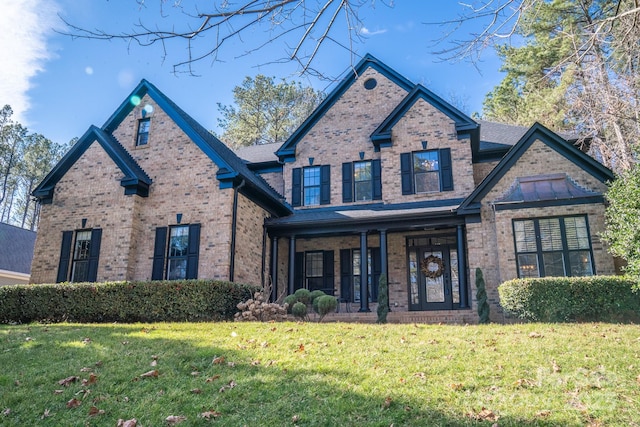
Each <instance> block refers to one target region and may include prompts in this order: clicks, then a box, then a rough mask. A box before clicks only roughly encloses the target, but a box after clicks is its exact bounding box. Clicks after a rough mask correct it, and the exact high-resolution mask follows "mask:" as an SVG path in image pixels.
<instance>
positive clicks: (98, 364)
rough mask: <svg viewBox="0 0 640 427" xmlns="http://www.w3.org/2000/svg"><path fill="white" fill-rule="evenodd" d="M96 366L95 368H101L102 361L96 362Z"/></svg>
mask: <svg viewBox="0 0 640 427" xmlns="http://www.w3.org/2000/svg"><path fill="white" fill-rule="evenodd" d="M96 366H97V367H98V368H99V367H100V366H102V360H98V361H97V362H96Z"/></svg>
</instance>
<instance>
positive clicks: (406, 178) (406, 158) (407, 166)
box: [400, 153, 413, 195]
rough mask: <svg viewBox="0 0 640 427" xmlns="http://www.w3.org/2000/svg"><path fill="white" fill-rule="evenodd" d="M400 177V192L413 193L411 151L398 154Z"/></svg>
mask: <svg viewBox="0 0 640 427" xmlns="http://www.w3.org/2000/svg"><path fill="white" fill-rule="evenodd" d="M400 179H401V182H402V194H403V195H406V194H413V165H412V164H411V153H402V154H400Z"/></svg>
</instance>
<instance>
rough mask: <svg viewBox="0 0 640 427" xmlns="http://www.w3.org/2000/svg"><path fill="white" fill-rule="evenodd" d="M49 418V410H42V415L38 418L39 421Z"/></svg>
mask: <svg viewBox="0 0 640 427" xmlns="http://www.w3.org/2000/svg"><path fill="white" fill-rule="evenodd" d="M50 416H51V412H49V410H48V409H45V410H44V413H43V414H42V416H41V417H40V419H41V420H44V419H45V418H47V417H50Z"/></svg>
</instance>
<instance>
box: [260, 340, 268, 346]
mask: <svg viewBox="0 0 640 427" xmlns="http://www.w3.org/2000/svg"><path fill="white" fill-rule="evenodd" d="M260 347H262V348H267V347H269V343H268V342H266V341H265V342H263V343H262V344H260Z"/></svg>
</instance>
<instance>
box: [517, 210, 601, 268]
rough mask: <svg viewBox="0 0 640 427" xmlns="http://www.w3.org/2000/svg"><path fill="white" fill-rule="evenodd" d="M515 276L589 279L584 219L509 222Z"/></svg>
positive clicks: (588, 244) (590, 264)
mask: <svg viewBox="0 0 640 427" xmlns="http://www.w3.org/2000/svg"><path fill="white" fill-rule="evenodd" d="M513 234H514V239H515V247H516V262H517V266H518V277H545V276H591V275H593V274H594V273H593V272H594V268H593V253H592V251H591V242H590V239H589V228H588V224H587V217H586V216H584V215H582V216H568V217H557V218H536V219H527V220H514V221H513Z"/></svg>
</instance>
